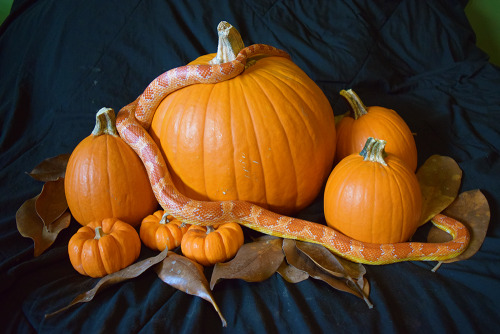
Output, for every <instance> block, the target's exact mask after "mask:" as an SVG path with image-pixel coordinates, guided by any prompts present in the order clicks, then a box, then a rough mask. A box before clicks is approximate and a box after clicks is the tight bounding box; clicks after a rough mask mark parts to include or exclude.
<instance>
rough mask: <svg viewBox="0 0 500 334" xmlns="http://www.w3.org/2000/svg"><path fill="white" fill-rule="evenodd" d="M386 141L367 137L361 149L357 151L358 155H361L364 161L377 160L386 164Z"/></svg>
mask: <svg viewBox="0 0 500 334" xmlns="http://www.w3.org/2000/svg"><path fill="white" fill-rule="evenodd" d="M386 143H387V142H386V141H385V140H381V139H375V138H372V137H369V138H368V139H367V140H366V144H365V147H363V150H362V151H361V152H359V155H361V156H362V157H363V158H364V160H365V161H373V162H378V163H380V164H382V165H384V166H387V163H386V162H385V157H386V156H387V153H386V152H385V144H386Z"/></svg>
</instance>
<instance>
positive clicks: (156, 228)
mask: <svg viewBox="0 0 500 334" xmlns="http://www.w3.org/2000/svg"><path fill="white" fill-rule="evenodd" d="M189 226H190V225H189V224H184V223H182V222H181V221H180V220H178V219H176V218H174V217H172V216H171V215H168V214H166V213H165V211H163V210H158V211H156V212H155V213H153V214H152V215H149V216H147V217H145V218H144V219H143V220H142V222H141V228H140V230H139V236H140V237H141V240H142V242H143V243H144V245H146V246H147V247H149V248H151V249H154V250H159V251H163V250H165V248H168V249H169V250H171V249H174V248H175V247H179V246H180V245H181V241H182V237H183V236H184V234H185V233H186V232H187V230H188V228H189Z"/></svg>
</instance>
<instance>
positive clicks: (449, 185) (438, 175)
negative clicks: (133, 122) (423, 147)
mask: <svg viewBox="0 0 500 334" xmlns="http://www.w3.org/2000/svg"><path fill="white" fill-rule="evenodd" d="M417 178H418V182H419V184H420V189H421V191H422V201H423V203H422V218H421V220H420V225H423V224H425V223H426V222H428V221H429V220H430V219H432V218H433V217H434V216H435V215H437V214H438V213H440V212H442V211H443V210H444V209H446V208H447V207H448V206H449V205H450V204H451V203H452V202H453V201H454V200H455V198H456V197H457V195H458V190H459V188H460V183H461V182H462V170H461V169H460V167H459V166H458V164H457V163H456V162H455V160H453V159H452V158H450V157H446V156H440V155H433V156H431V157H430V158H429V159H427V161H425V163H424V164H423V165H422V166H421V167H420V168H419V169H418V171H417Z"/></svg>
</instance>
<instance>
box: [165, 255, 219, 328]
mask: <svg viewBox="0 0 500 334" xmlns="http://www.w3.org/2000/svg"><path fill="white" fill-rule="evenodd" d="M155 271H156V273H157V274H158V277H159V278H160V279H161V280H162V281H163V282H165V283H167V284H168V285H170V286H172V287H174V288H176V289H178V290H180V291H183V292H185V293H188V294H190V295H194V296H198V297H200V298H203V299H205V300H206V301H208V302H209V303H211V304H212V305H213V307H214V308H215V310H216V311H217V313H218V314H219V317H220V319H221V321H222V325H223V326H224V327H226V326H227V322H226V319H224V317H223V316H222V313H221V311H220V309H219V306H217V304H216V303H215V300H214V298H213V296H212V293H211V292H210V289H209V286H208V281H207V279H206V277H205V274H204V273H203V266H201V265H200V264H198V263H196V262H194V261H192V260H190V259H188V258H187V257H185V256H182V255H178V254H176V253H174V252H169V253H168V256H167V257H166V258H165V259H164V260H163V261H162V262H161V263H159V264H158V265H157V266H156V267H155Z"/></svg>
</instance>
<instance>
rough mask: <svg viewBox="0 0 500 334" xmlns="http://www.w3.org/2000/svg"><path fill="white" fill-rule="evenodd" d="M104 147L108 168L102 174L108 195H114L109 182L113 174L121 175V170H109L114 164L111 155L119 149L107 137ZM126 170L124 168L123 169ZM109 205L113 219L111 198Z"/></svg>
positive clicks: (114, 210)
mask: <svg viewBox="0 0 500 334" xmlns="http://www.w3.org/2000/svg"><path fill="white" fill-rule="evenodd" d="M104 147H106V153H105V154H106V159H107V160H106V166H108V168H106V173H104V174H105V175H106V178H107V180H106V183H107V184H108V189H109V193H110V194H114V193H115V189H114V188H115V187H116V185H115V184H114V183H112V182H111V180H113V177H112V175H113V174H115V173H120V174H121V173H123V170H121V171H115V170H110V169H111V168H113V167H114V166H115V164H114V162H113V161H112V156H111V155H112V154H114V152H115V151H116V152H119V149H118V143H116V142H115V141H114V140H111V138H109V137H108V136H106V145H105V146H104ZM119 156H120V158H121V152H120V154H119ZM121 166H123V161H122V164H121ZM125 168H126V167H125ZM109 203H110V205H111V212H112V213H113V217H114V216H116V204H117V203H115V201H114V198H112V199H111V200H110V201H109ZM123 205H127V203H123ZM117 218H120V219H122V218H123V217H117Z"/></svg>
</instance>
